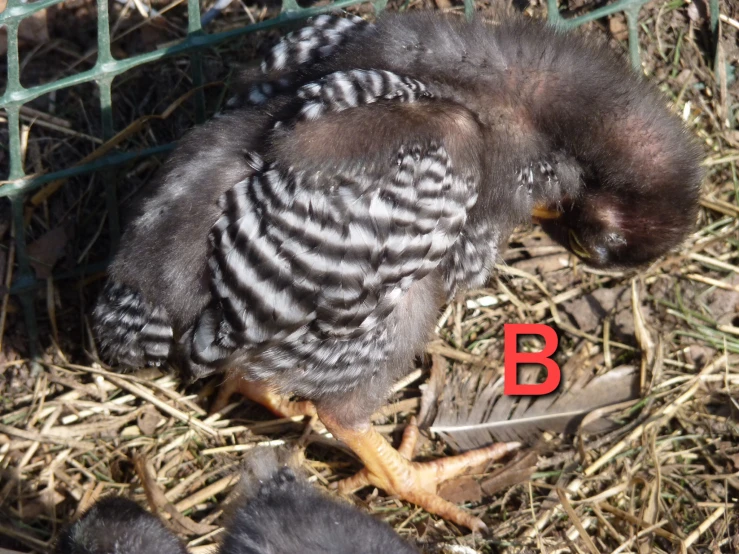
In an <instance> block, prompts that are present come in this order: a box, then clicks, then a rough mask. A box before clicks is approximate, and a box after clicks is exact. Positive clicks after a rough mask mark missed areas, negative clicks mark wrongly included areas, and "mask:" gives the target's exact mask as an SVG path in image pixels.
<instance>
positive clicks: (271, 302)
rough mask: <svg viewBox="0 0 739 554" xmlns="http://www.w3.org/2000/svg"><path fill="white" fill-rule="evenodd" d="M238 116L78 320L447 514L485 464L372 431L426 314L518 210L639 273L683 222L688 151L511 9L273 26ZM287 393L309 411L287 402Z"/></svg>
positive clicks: (604, 68) (608, 66) (158, 207)
mask: <svg viewBox="0 0 739 554" xmlns="http://www.w3.org/2000/svg"><path fill="white" fill-rule="evenodd" d="M262 69H263V71H262V74H261V76H260V78H259V80H258V81H254V82H252V84H250V85H248V86H246V87H245V88H244V90H243V92H242V93H241V94H240V95H239V96H238V97H237V101H236V102H235V104H236V105H241V108H239V109H236V110H235V111H232V112H230V113H226V114H223V115H221V116H220V117H217V118H215V119H214V120H212V121H211V122H209V123H208V124H206V125H204V126H202V127H201V128H199V129H196V130H194V131H193V132H191V133H190V134H189V135H188V136H187V137H186V138H185V139H184V140H183V142H182V144H181V145H180V147H179V149H178V150H177V152H176V153H175V154H174V155H173V156H172V157H171V159H170V160H169V161H168V163H167V165H166V167H165V169H164V171H163V174H162V176H161V178H160V180H159V182H158V184H157V185H156V186H155V187H153V188H152V190H151V191H150V194H149V197H148V199H147V200H145V201H144V202H143V203H142V204H141V207H140V212H139V215H138V216H137V217H136V218H135V219H134V220H133V221H132V223H131V225H130V226H129V227H128V229H127V231H126V233H125V235H124V237H123V240H122V243H121V248H120V251H119V253H118V255H117V256H116V259H115V261H114V262H113V264H112V266H111V269H110V281H109V283H108V285H107V286H106V288H105V290H104V291H103V293H102V295H101V298H100V300H99V303H98V305H97V307H96V309H95V312H94V319H95V328H96V331H97V336H98V338H99V340H100V344H101V346H102V349H103V352H104V354H105V355H106V356H107V358H108V359H109V360H110V361H111V362H112V363H113V364H116V365H118V366H121V367H127V366H128V367H137V366H141V365H143V364H146V363H152V364H159V363H163V362H166V361H171V362H174V363H175V364H176V365H178V366H180V367H183V368H185V369H186V370H187V371H189V373H190V374H191V375H193V376H195V377H199V376H203V375H207V374H209V373H212V372H215V371H225V370H229V374H228V378H227V386H226V387H224V388H223V389H222V391H221V393H222V394H221V398H220V400H219V402H218V403H217V407H218V406H221V405H223V404H224V403H225V401H227V399H228V396H229V394H230V393H231V392H234V391H237V390H238V391H240V392H242V393H243V394H245V395H246V396H248V397H249V398H252V399H254V400H258V401H260V402H263V403H265V404H266V405H267V406H269V407H270V408H271V409H272V410H273V411H275V412H276V413H280V414H293V413H302V412H311V411H312V410H313V406H315V410H316V411H317V413H318V415H319V417H320V418H321V420H322V421H323V422H324V424H325V425H326V427H327V428H328V429H329V430H330V431H331V433H332V434H333V435H334V436H335V437H337V438H338V439H340V440H342V441H344V442H345V443H346V444H347V445H348V446H349V447H350V448H351V449H352V450H353V451H354V452H355V453H356V454H357V455H358V456H359V457H360V458H361V459H362V461H363V462H364V464H365V469H364V470H363V471H362V472H360V473H359V474H358V475H357V476H355V477H354V478H351V479H348V480H346V481H345V482H343V483H342V484H341V486H340V488H341V489H342V490H345V491H348V490H352V489H356V488H359V487H362V486H365V485H373V486H376V487H379V488H382V489H384V490H385V491H387V492H389V493H391V494H396V495H399V496H400V497H402V498H404V499H406V500H408V501H410V502H414V503H416V504H418V505H420V506H422V507H424V508H425V509H427V510H429V511H432V512H435V513H437V514H440V515H442V516H443V517H445V518H447V519H450V520H452V521H454V522H456V523H458V524H460V525H465V526H468V527H471V528H475V529H476V528H481V527H482V526H483V523H482V521H481V520H480V519H478V518H475V517H472V516H471V515H470V514H468V513H466V512H465V511H463V510H461V509H459V508H458V507H457V506H455V505H453V504H450V503H449V502H446V501H445V500H442V499H441V498H440V497H439V496H437V495H436V486H437V484H438V483H439V482H440V481H442V480H444V479H446V478H449V477H452V476H454V475H457V474H458V473H460V472H461V471H464V470H465V469H466V468H467V467H469V466H470V465H471V464H478V463H481V462H483V461H486V460H489V459H495V458H497V457H500V456H501V455H504V454H505V453H507V452H508V451H510V450H511V449H513V448H515V447H516V445H515V444H509V445H492V446H490V447H489V448H486V449H482V450H477V451H473V452H469V453H465V454H464V455H462V456H459V457H455V458H447V459H443V460H436V461H434V462H429V463H425V464H417V463H412V462H410V461H409V459H410V458H411V457H412V453H413V444H414V438H415V436H416V433H417V430H416V429H415V427H413V426H411V427H410V428H409V431H408V435H407V439H406V440H405V441H404V442H403V444H402V445H401V447H400V452H398V451H396V450H394V449H392V448H391V447H390V445H389V444H388V443H387V441H386V440H385V439H384V438H383V437H382V436H380V435H379V434H378V433H377V432H376V431H375V430H374V429H373V427H372V426H371V425H370V419H369V418H370V415H371V414H372V413H373V411H374V410H376V409H377V408H378V407H379V406H381V405H382V403H383V402H384V401H385V400H386V398H387V395H388V391H389V390H390V387H391V384H392V383H393V382H394V381H396V380H397V379H398V378H400V377H401V376H403V375H404V374H406V373H407V372H408V371H409V369H410V368H411V365H412V360H413V358H414V356H416V355H417V354H419V353H421V352H423V350H424V346H425V344H426V342H427V340H428V338H429V335H430V333H431V331H432V329H433V325H434V321H435V319H436V317H437V314H438V310H439V308H440V307H441V306H442V305H443V304H444V303H445V302H446V301H448V300H449V299H450V298H452V297H453V296H454V294H455V293H456V292H457V291H459V290H461V289H466V288H472V287H480V286H482V285H484V284H485V283H486V282H487V280H488V278H489V276H490V273H491V269H492V267H493V264H494V263H495V260H496V257H497V256H498V252H499V249H500V248H501V247H503V246H504V245H505V242H506V240H507V238H508V236H509V234H510V232H511V231H512V229H513V228H514V227H515V226H516V225H519V224H522V223H525V222H527V221H529V220H530V218H531V217H532V215H533V216H535V217H536V218H539V219H540V220H542V221H544V225H545V228H546V229H547V230H548V231H549V232H550V233H551V234H552V235H553V236H555V237H556V238H558V239H559V240H561V241H562V242H563V243H564V244H565V245H567V246H568V247H569V248H570V249H572V250H573V251H574V252H575V253H576V254H577V255H578V256H580V257H581V258H582V259H583V260H584V261H585V262H586V263H590V264H592V265H595V266H597V267H604V268H610V267H628V266H634V265H640V264H644V263H648V262H650V261H652V260H654V259H655V258H656V257H658V256H660V255H662V254H664V253H665V252H667V251H668V250H669V249H670V248H672V247H673V246H675V245H677V244H679V243H680V241H681V240H683V238H684V237H685V236H686V235H687V233H689V232H690V230H691V227H692V224H693V220H694V218H695V216H696V210H697V198H698V189H699V181H700V177H701V174H700V171H699V166H698V152H697V150H696V148H695V146H694V145H693V143H692V142H691V140H690V139H689V137H688V135H687V134H686V132H685V131H684V129H683V127H682V125H681V123H680V121H679V120H678V119H677V118H675V117H674V116H672V115H671V114H670V113H669V112H668V111H667V109H666V108H665V106H664V103H665V100H664V98H662V97H661V96H660V95H659V94H657V92H656V91H655V90H654V89H653V87H652V86H650V85H649V84H648V83H646V82H644V81H643V80H642V79H640V78H639V77H638V76H637V75H636V74H634V73H633V72H632V71H631V69H629V67H628V66H627V65H626V64H625V63H624V61H623V60H621V59H620V58H619V57H617V56H615V55H614V54H613V53H612V52H611V51H610V50H609V49H608V48H606V47H605V46H603V45H601V44H599V43H597V42H595V41H593V40H591V39H586V38H584V37H582V36H580V35H577V34H566V33H560V32H557V31H555V30H554V29H552V28H550V27H547V26H546V25H544V24H542V23H538V22H534V21H530V20H524V19H510V20H505V21H503V22H502V23H501V24H499V25H496V26H488V25H486V24H483V23H482V22H479V21H478V22H471V23H467V22H465V21H463V20H461V19H459V18H456V17H453V16H444V15H440V14H438V13H420V14H405V15H395V16H387V17H384V18H381V19H380V21H379V22H378V23H376V24H374V25H369V24H366V23H364V22H361V21H360V20H357V19H356V18H354V19H351V18H349V19H342V18H339V17H334V16H323V17H320V18H317V19H316V21H315V23H314V26H313V27H308V28H306V29H303V30H301V31H299V32H297V33H296V34H294V35H292V36H290V37H287V38H286V39H285V40H283V41H282V42H281V43H279V44H278V45H277V46H276V47H275V48H274V49H273V50H272V52H271V53H270V55H269V56H268V58H267V59H266V60H265V63H264V65H263V68H262ZM275 393H280V394H283V395H291V394H293V395H297V396H300V397H302V398H304V399H306V400H308V401H312V405H311V404H310V403H305V402H304V403H302V404H291V403H288V402H287V401H286V400H285V399H284V397H279V396H277V395H276V394H275Z"/></svg>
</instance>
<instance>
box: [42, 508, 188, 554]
mask: <svg viewBox="0 0 739 554" xmlns="http://www.w3.org/2000/svg"><path fill="white" fill-rule="evenodd" d="M54 552H55V554H131V553H136V554H187V550H186V549H185V547H184V545H183V544H182V542H181V541H180V540H179V539H178V538H177V537H176V536H175V535H174V534H173V533H172V532H171V531H170V530H169V529H167V528H166V527H165V526H164V525H163V524H162V522H161V521H159V520H158V519H157V518H156V517H154V516H153V515H151V514H150V513H149V512H147V511H146V510H144V509H143V508H141V507H140V506H139V505H138V504H136V503H135V502H133V501H131V500H128V499H126V498H121V497H118V496H109V497H106V498H104V499H102V500H100V501H99V502H97V503H96V504H95V505H94V506H93V507H92V508H90V509H89V510H87V512H85V514H84V515H83V516H82V517H81V518H80V519H79V520H78V521H77V522H75V523H74V524H72V525H71V526H70V527H69V528H68V529H67V530H66V531H64V533H63V534H62V535H61V538H60V539H59V541H58V542H57V545H56V549H55V550H54Z"/></svg>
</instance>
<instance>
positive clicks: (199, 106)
mask: <svg viewBox="0 0 739 554" xmlns="http://www.w3.org/2000/svg"><path fill="white" fill-rule="evenodd" d="M62 1H63V0H36V1H35V2H29V1H25V0H8V3H7V7H6V9H5V10H4V11H3V12H2V13H0V25H2V26H4V27H5V29H6V31H7V68H8V69H7V86H6V89H5V93H4V94H3V95H2V97H0V108H2V109H3V110H5V113H6V118H7V122H8V137H9V144H8V151H9V159H10V164H9V170H8V175H7V179H6V180H4V181H0V197H7V198H8V199H9V200H10V204H11V213H12V220H13V221H12V225H13V231H14V240H15V260H16V267H15V270H14V272H13V283H12V286H11V287H10V289H9V291H8V292H7V294H12V295H15V296H16V297H17V298H18V299H19V301H20V305H21V306H22V310H23V316H24V319H25V322H26V326H27V338H28V342H29V353H30V355H31V356H32V357H36V356H38V355H39V354H40V348H39V340H38V339H39V333H38V323H37V319H36V311H35V310H36V308H35V300H34V299H35V290H36V289H38V288H39V287H41V286H44V285H45V282H44V280H40V279H38V278H37V277H36V275H35V273H34V272H33V270H32V267H31V263H30V259H29V253H28V248H27V241H26V225H27V222H25V220H24V207H25V205H26V202H27V200H28V198H29V196H30V195H31V194H32V193H33V192H34V191H37V190H38V189H40V188H41V187H42V186H44V185H46V184H47V183H63V182H64V180H65V179H68V178H70V177H74V176H79V175H83V174H89V173H93V172H100V171H104V170H106V169H109V168H112V167H115V166H121V165H122V164H125V163H128V162H131V161H132V160H135V159H137V158H144V157H147V156H153V155H157V154H162V153H165V152H167V151H169V150H171V149H172V148H173V144H171V143H170V144H163V145H158V146H153V147H149V148H146V149H142V150H139V151H127V152H117V153H113V154H109V155H107V156H105V157H100V158H98V159H95V160H94V161H90V162H89V163H79V164H76V165H73V166H72V167H67V168H63V169H60V170H56V171H52V172H47V173H44V174H26V172H25V169H24V164H23V157H22V151H21V150H22V148H21V144H22V142H21V130H20V129H21V126H20V112H21V107H22V106H23V105H24V104H27V103H28V102H31V101H33V100H34V99H36V98H38V97H40V96H42V95H44V94H48V93H51V92H53V91H57V90H60V89H64V88H67V87H73V86H78V85H82V84H84V83H93V82H94V83H95V84H96V85H97V88H98V91H99V99H100V115H101V130H102V133H101V134H102V136H101V137H99V138H100V139H101V140H102V141H103V143H105V141H108V140H109V139H111V138H112V137H113V136H114V134H115V132H116V129H115V128H114V119H113V108H114V106H113V102H112V95H111V85H112V83H113V79H114V78H115V77H117V76H119V75H122V74H124V73H126V72H127V71H130V70H131V69H133V68H136V67H138V66H141V65H144V64H152V63H155V62H158V61H160V60H162V59H164V58H168V57H171V56H175V55H182V54H187V55H189V56H190V62H191V64H190V71H191V78H192V84H193V87H194V88H195V94H194V99H195V107H196V110H195V114H196V120H198V121H202V120H203V119H204V117H205V102H204V96H203V90H202V88H200V87H201V85H203V68H202V59H201V54H202V52H203V51H204V50H205V49H208V48H212V47H214V46H216V45H218V44H220V43H224V42H225V41H229V40H233V39H235V38H236V37H239V36H242V35H245V34H248V33H253V32H255V31H260V30H265V29H269V28H273V27H276V26H279V25H284V24H286V23H289V22H294V21H295V20H299V19H304V18H308V17H311V16H314V15H317V14H319V13H323V12H327V11H332V10H337V9H342V8H346V7H348V6H352V5H355V4H361V3H367V2H368V0H336V1H335V2H333V3H330V4H328V5H325V6H321V7H310V8H302V7H300V6H299V5H298V4H297V2H296V0H282V6H281V10H280V14H279V15H278V16H277V17H274V18H272V19H268V20H265V21H260V22H258V23H254V24H251V25H247V26H244V27H240V28H237V29H234V30H230V31H226V32H221V33H215V34H208V33H206V32H205V31H204V29H203V28H202V25H201V9H200V3H199V0H187V21H188V26H187V31H188V32H187V36H186V38H184V39H183V40H181V41H179V42H177V43H175V44H173V45H170V46H167V47H165V48H160V49H157V50H154V51H151V52H147V53H144V54H140V55H136V56H133V57H130V58H127V59H123V60H118V59H115V58H114V56H113V55H112V53H111V34H110V26H109V14H108V0H97V52H98V54H97V62H96V63H95V65H94V66H93V67H92V68H90V69H88V70H86V71H82V72H80V73H76V74H73V75H70V76H68V77H65V78H62V79H59V80H56V81H53V82H49V83H45V84H42V85H38V86H32V87H30V88H26V87H24V86H23V85H22V84H21V80H20V67H21V65H20V62H19V54H18V28H19V25H20V24H21V22H22V21H23V19H25V18H28V17H31V16H33V14H35V13H37V12H40V11H41V10H44V9H47V8H49V7H51V6H54V5H56V4H61V3H62ZM649 1H650V0H617V1H615V2H613V3H611V4H609V5H606V6H603V7H601V8H598V9H595V10H593V11H590V12H588V13H586V14H584V15H580V16H578V17H576V18H569V19H568V18H565V17H563V16H562V14H561V13H560V11H559V8H558V5H557V0H547V7H548V14H549V16H548V19H549V21H550V23H552V24H554V25H559V26H562V27H568V28H569V27H576V26H578V25H581V24H583V23H586V22H588V21H593V20H595V19H598V18H602V17H605V16H608V15H610V14H613V13H616V12H625V14H626V20H627V28H628V37H629V50H630V55H631V61H632V64H633V65H634V67H636V68H637V69H638V68H639V67H640V58H639V48H638V36H637V34H638V12H639V9H640V8H641V7H642V6H643V5H644V4H646V3H647V2H649ZM370 3H371V4H372V6H373V7H374V9H375V11H376V12H380V11H382V10H383V9H384V8H385V5H386V4H387V0H373V1H371V2H370ZM464 8H465V13H466V15H467V16H468V17H472V15H473V13H474V11H475V4H474V0H464ZM711 15H712V18H716V20H715V21H713V20H712V22H711V23H712V28H714V29H716V28H717V25H718V20H717V16H718V0H711ZM83 162H84V160H83ZM104 182H105V184H104V187H105V202H106V208H107V213H108V216H107V225H108V228H109V233H110V237H111V247H112V248H115V245H116V243H117V239H118V237H119V235H120V225H119V215H118V198H117V190H116V189H117V186H116V184H117V183H116V180H115V179H105V180H104ZM104 265H105V264H92V265H86V266H85V267H82V268H78V269H77V270H76V271H73V272H69V271H67V272H66V273H61V274H56V275H54V276H53V279H54V280H55V281H58V280H63V279H69V278H72V277H75V278H76V277H79V276H80V275H82V274H85V273H91V272H95V271H100V270H101V269H103V268H104Z"/></svg>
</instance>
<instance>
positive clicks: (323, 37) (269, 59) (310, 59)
mask: <svg viewBox="0 0 739 554" xmlns="http://www.w3.org/2000/svg"><path fill="white" fill-rule="evenodd" d="M369 27H370V24H369V23H367V22H366V21H365V20H364V19H362V18H361V17H357V16H355V15H351V14H343V15H340V14H324V15H319V16H318V17H315V18H313V19H311V20H310V21H309V23H308V25H306V26H305V27H303V28H302V29H300V30H299V31H295V32H293V33H290V34H288V35H286V36H285V37H284V38H282V39H281V40H280V41H279V42H278V43H277V44H276V45H275V46H273V47H272V48H271V49H270V51H269V52H268V53H267V55H266V56H265V58H264V60H263V61H262V63H261V66H260V70H261V73H262V75H263V78H262V79H260V80H258V81H257V82H254V83H251V84H250V85H249V86H248V87H247V91H246V95H245V96H246V103H248V104H251V105H254V106H258V105H261V104H264V103H266V102H267V101H268V100H269V99H270V98H273V97H275V96H277V95H279V94H285V93H289V92H294V90H295V88H296V85H297V83H298V82H299V80H300V70H301V69H302V68H305V67H306V66H310V65H312V64H315V63H316V62H318V61H320V60H322V59H324V58H327V57H328V56H330V55H331V54H333V53H334V52H336V50H337V49H338V48H339V47H341V45H342V44H344V43H345V42H346V41H347V40H348V39H349V38H356V37H357V36H358V35H361V34H362V33H363V32H364V31H365V30H366V29H368V28H369ZM239 100H240V98H239V97H238V96H237V97H236V98H235V99H234V101H233V104H238V102H239Z"/></svg>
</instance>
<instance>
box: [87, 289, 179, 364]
mask: <svg viewBox="0 0 739 554" xmlns="http://www.w3.org/2000/svg"><path fill="white" fill-rule="evenodd" d="M92 318H93V324H94V330H95V334H96V336H97V338H98V341H99V342H100V348H101V350H102V352H103V355H104V357H105V358H106V359H107V360H109V361H110V363H111V364H114V365H121V366H124V367H141V366H144V365H154V366H158V365H161V364H162V363H164V362H165V361H167V359H168V358H169V356H170V353H171V352H172V347H173V333H172V325H171V323H170V321H169V316H168V315H167V312H166V310H165V309H164V308H162V307H161V306H155V305H152V304H150V303H148V302H146V301H144V299H143V298H142V296H141V294H140V293H139V292H137V291H135V290H133V289H131V288H129V287H126V286H125V285H120V284H118V283H115V282H112V281H109V282H108V283H106V285H105V288H104V289H103V292H102V294H101V295H100V299H99V300H98V303H97V304H96V306H95V310H94V311H93V313H92Z"/></svg>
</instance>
